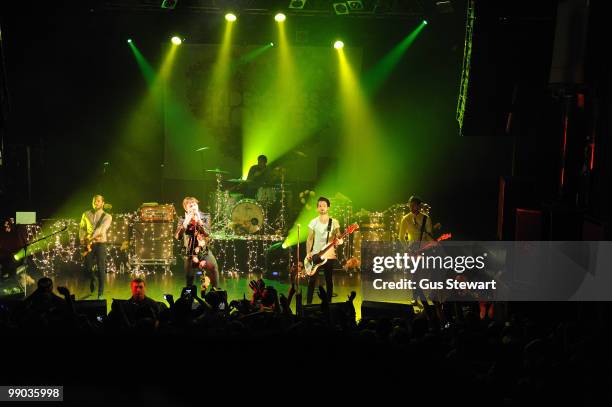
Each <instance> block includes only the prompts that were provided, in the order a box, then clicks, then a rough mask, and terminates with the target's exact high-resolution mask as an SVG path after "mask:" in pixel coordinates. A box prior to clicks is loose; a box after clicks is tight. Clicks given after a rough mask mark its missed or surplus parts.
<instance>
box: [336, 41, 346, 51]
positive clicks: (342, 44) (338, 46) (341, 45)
mask: <svg viewBox="0 0 612 407" xmlns="http://www.w3.org/2000/svg"><path fill="white" fill-rule="evenodd" d="M334 48H336V49H342V48H344V43H343V42H342V41H340V40H338V41H336V42H334Z"/></svg>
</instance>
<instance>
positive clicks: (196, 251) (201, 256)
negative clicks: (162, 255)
mask: <svg viewBox="0 0 612 407" xmlns="http://www.w3.org/2000/svg"><path fill="white" fill-rule="evenodd" d="M198 203H199V201H198V200H197V199H196V198H194V197H192V196H187V197H185V198H184V199H183V209H185V216H184V217H183V218H179V222H178V227H177V230H176V233H175V236H174V237H175V238H176V239H181V238H182V239H183V266H184V270H185V282H186V286H187V287H191V286H192V285H193V282H194V278H195V275H196V273H197V271H198V270H199V271H200V272H201V273H202V277H204V276H208V278H209V279H210V284H211V285H212V286H213V287H215V288H216V287H218V284H219V269H218V266H217V260H216V259H215V256H214V255H213V254H212V252H211V250H210V247H209V244H210V214H207V213H203V212H200V209H199V207H198Z"/></svg>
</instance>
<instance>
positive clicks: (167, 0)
mask: <svg viewBox="0 0 612 407" xmlns="http://www.w3.org/2000/svg"><path fill="white" fill-rule="evenodd" d="M176 3H178V0H164V1H162V4H161V8H165V9H169V10H174V8H175V7H176Z"/></svg>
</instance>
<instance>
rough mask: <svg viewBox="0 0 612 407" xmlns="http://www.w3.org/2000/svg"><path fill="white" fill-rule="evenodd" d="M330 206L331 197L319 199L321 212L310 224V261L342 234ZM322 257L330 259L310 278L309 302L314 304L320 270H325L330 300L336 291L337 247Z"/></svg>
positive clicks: (308, 256)
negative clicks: (334, 272)
mask: <svg viewBox="0 0 612 407" xmlns="http://www.w3.org/2000/svg"><path fill="white" fill-rule="evenodd" d="M329 207H330V202H329V199H327V198H325V197H320V198H319V200H318V201H317V212H319V216H317V217H316V218H314V219H313V220H312V221H311V222H310V223H309V224H308V240H307V241H306V258H307V259H308V260H310V261H312V255H313V253H318V252H319V251H320V250H321V249H322V248H323V247H324V246H325V245H327V244H328V243H329V242H330V241H332V240H334V239H335V238H337V237H338V236H339V235H340V223H339V222H338V220H336V219H332V218H330V216H329V213H328V212H329ZM342 243H343V240H342V239H339V240H338V242H337V244H342ZM322 257H323V258H326V259H328V260H327V262H326V263H325V264H324V265H323V266H321V267H320V268H319V269H318V270H317V271H316V272H315V273H314V274H313V275H311V276H310V277H309V278H308V291H307V293H306V303H307V304H312V297H313V295H314V290H315V286H316V284H317V280H318V276H319V270H323V274H324V275H325V291H326V292H327V296H328V301H329V302H330V303H331V299H332V293H333V291H334V281H333V270H334V268H335V267H337V264H338V260H337V257H336V248H335V247H332V248H331V249H329V250H328V251H327V252H325V253H324V254H323V256H322Z"/></svg>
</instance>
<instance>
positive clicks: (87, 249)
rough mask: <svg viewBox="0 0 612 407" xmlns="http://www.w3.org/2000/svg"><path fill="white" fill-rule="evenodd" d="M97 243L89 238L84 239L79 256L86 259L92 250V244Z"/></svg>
mask: <svg viewBox="0 0 612 407" xmlns="http://www.w3.org/2000/svg"><path fill="white" fill-rule="evenodd" d="M96 241H97V239H92V238H91V237H86V238H85V243H83V250H81V256H83V257H87V255H88V254H89V253H91V251H92V250H93V244H94V243H95V242H96Z"/></svg>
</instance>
